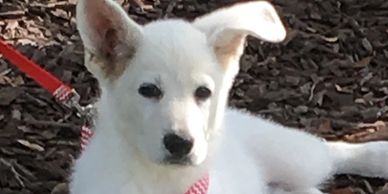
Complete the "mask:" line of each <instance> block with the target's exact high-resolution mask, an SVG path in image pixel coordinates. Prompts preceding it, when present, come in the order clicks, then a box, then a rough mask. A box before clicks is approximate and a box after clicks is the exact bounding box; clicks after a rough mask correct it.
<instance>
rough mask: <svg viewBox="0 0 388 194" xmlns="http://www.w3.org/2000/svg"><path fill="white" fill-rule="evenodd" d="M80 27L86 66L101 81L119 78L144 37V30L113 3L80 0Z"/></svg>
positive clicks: (78, 14) (78, 17) (78, 18)
mask: <svg viewBox="0 0 388 194" xmlns="http://www.w3.org/2000/svg"><path fill="white" fill-rule="evenodd" d="M77 28H78V31H79V32H80V35H81V39H82V41H83V44H84V47H85V65H86V67H87V68H88V69H89V71H90V72H91V73H93V74H94V76H96V77H97V79H99V81H100V82H101V81H102V82H104V81H112V80H115V79H117V78H118V77H120V75H121V74H122V72H123V71H124V69H125V68H126V66H127V65H128V63H129V60H130V59H131V58H132V57H133V55H134V54H135V52H136V47H137V46H138V42H139V40H140V38H141V36H142V27H141V26H140V25H138V24H136V23H135V22H134V21H133V20H131V19H130V18H129V17H128V16H127V14H126V13H125V11H124V10H123V9H122V8H121V7H120V5H118V4H117V3H116V2H114V1H112V0H79V1H78V4H77Z"/></svg>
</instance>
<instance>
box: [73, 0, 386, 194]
mask: <svg viewBox="0 0 388 194" xmlns="http://www.w3.org/2000/svg"><path fill="white" fill-rule="evenodd" d="M77 22H78V29H79V31H80V34H81V38H82V40H83V43H84V46H85V64H86V66H87V67H88V69H89V70H90V71H91V72H92V73H93V74H94V76H96V78H97V79H98V80H99V82H100V86H101V89H102V96H101V99H100V102H99V105H98V111H99V118H98V120H97V123H96V134H95V136H94V137H93V139H92V141H91V143H90V145H89V146H88V147H87V148H86V150H85V151H84V152H83V154H82V155H81V157H80V159H79V160H78V161H77V162H76V165H75V168H74V173H73V176H72V182H71V193H72V194H155V193H159V194H183V193H185V192H186V191H187V189H188V188H190V186H191V185H192V184H194V183H195V182H196V181H197V180H199V179H201V178H202V177H204V176H206V175H208V177H209V179H210V185H209V190H208V192H207V193H208V194H221V193H222V194H269V193H294V194H303V193H306V194H307V193H309V194H310V193H320V191H319V190H318V187H319V185H320V184H321V183H323V182H324V181H325V180H326V179H327V178H328V177H330V175H332V174H335V173H357V174H361V175H367V176H375V177H384V178H388V165H387V164H388V143H387V142H374V143H367V144H357V145H350V144H345V143H325V142H323V141H321V140H320V139H319V138H316V137H314V136H312V135H310V134H306V133H304V132H301V131H298V130H294V129H290V128H286V127H282V126H280V125H277V124H274V123H271V122H268V121H265V120H262V119H260V118H257V117H254V116H250V115H249V114H247V113H244V112H240V111H237V110H231V109H226V102H227V98H228V92H229V89H230V88H231V86H232V82H233V79H234V77H235V75H236V74H237V72H238V69H239V58H240V56H241V54H242V52H243V50H244V41H245V38H246V36H247V35H251V36H254V37H257V38H260V39H262V40H264V41H269V42H280V41H282V40H283V39H284V38H285V36H286V30H285V28H284V26H283V24H282V22H281V20H280V19H279V16H278V15H277V13H276V11H275V9H274V7H273V6H272V5H271V4H269V3H267V2H262V1H260V2H250V3H242V4H239V5H235V6H232V7H229V8H226V9H221V10H218V11H215V12H213V13H211V14H209V15H205V16H203V17H200V18H198V19H196V20H195V21H193V22H186V21H183V20H163V21H156V22H152V23H150V24H147V25H145V26H140V25H138V24H136V23H135V22H134V21H133V20H131V19H130V18H129V17H128V16H127V15H126V13H125V12H124V11H123V10H122V9H121V7H120V6H119V5H118V4H117V3H116V2H113V1H111V0H79V3H78V5H77Z"/></svg>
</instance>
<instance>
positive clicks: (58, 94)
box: [0, 39, 93, 148]
mask: <svg viewBox="0 0 388 194" xmlns="http://www.w3.org/2000/svg"><path fill="white" fill-rule="evenodd" d="M0 54H2V55H3V57H4V58H6V59H7V60H9V61H10V62H11V63H12V64H14V65H15V66H16V67H18V68H19V69H20V70H21V71H22V72H24V73H25V74H27V75H28V76H29V77H31V78H32V79H33V80H35V81H36V82H37V83H38V84H39V85H40V86H42V87H43V88H45V89H46V90H47V91H49V92H50V93H51V94H52V95H53V96H54V97H55V99H56V100H57V101H59V102H60V103H62V104H63V105H65V106H66V107H68V108H75V109H76V110H77V111H78V113H79V114H80V115H81V116H86V117H88V116H90V115H89V113H90V107H82V106H81V105H80V104H79V99H80V96H79V95H78V93H77V92H76V91H75V90H74V89H73V88H71V87H69V86H68V85H66V84H65V83H63V82H62V81H61V80H59V79H57V78H56V77H55V76H53V75H52V74H50V73H49V72H47V71H46V70H45V69H43V68H41V67H40V66H39V65H37V64H35V63H34V62H32V61H31V60H29V59H28V58H26V57H25V56H24V55H22V54H21V53H19V52H18V51H16V50H15V49H14V48H12V47H11V46H9V45H8V44H7V43H5V42H4V41H3V40H1V39H0ZM92 134H93V131H92V130H90V128H88V127H86V126H83V127H82V129H81V147H82V148H84V147H85V146H86V142H88V141H89V138H90V137H91V135H92Z"/></svg>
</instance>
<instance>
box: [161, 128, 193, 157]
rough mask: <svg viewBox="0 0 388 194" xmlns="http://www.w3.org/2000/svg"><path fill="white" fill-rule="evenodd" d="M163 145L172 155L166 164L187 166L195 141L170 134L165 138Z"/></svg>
mask: <svg viewBox="0 0 388 194" xmlns="http://www.w3.org/2000/svg"><path fill="white" fill-rule="evenodd" d="M163 144H164V147H165V148H166V150H167V151H168V152H169V154H170V155H169V157H168V158H167V159H166V162H169V163H177V164H185V163H188V162H189V157H188V155H189V154H190V152H191V150H192V148H193V145H194V140H193V139H191V138H185V137H182V136H179V135H177V134H174V133H169V134H167V135H165V136H164V137H163Z"/></svg>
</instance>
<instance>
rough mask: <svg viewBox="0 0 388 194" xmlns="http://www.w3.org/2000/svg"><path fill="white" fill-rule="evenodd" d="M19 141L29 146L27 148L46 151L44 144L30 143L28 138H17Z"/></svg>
mask: <svg viewBox="0 0 388 194" xmlns="http://www.w3.org/2000/svg"><path fill="white" fill-rule="evenodd" d="M17 142H18V143H20V144H21V145H23V146H25V147H27V148H30V149H31V150H35V151H38V152H43V151H44V148H43V147H42V146H40V145H38V144H34V143H30V142H29V141H27V140H22V139H19V140H17Z"/></svg>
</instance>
